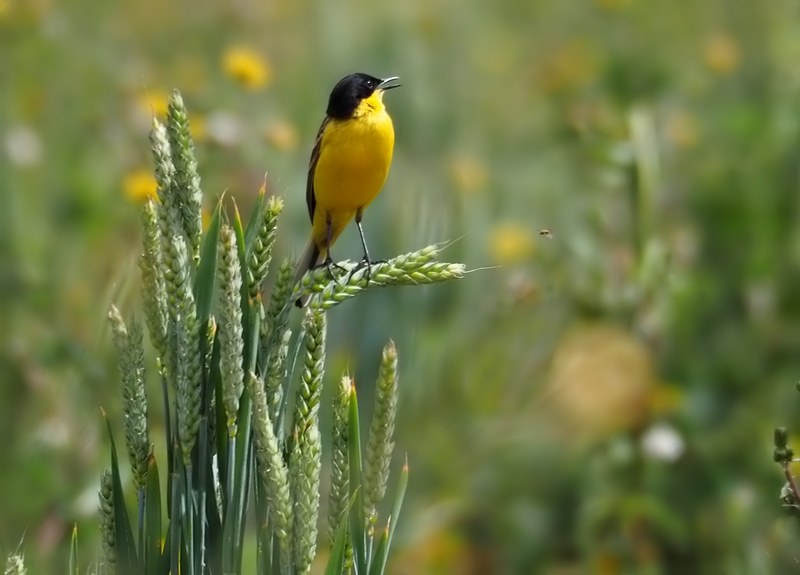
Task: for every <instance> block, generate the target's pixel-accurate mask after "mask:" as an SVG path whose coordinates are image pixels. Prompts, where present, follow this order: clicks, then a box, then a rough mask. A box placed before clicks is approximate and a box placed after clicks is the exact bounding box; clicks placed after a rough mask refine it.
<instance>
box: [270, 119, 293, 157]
mask: <svg viewBox="0 0 800 575" xmlns="http://www.w3.org/2000/svg"><path fill="white" fill-rule="evenodd" d="M264 135H265V137H266V139H267V142H269V144H271V145H272V146H274V147H275V148H277V149H278V150H280V151H282V152H288V151H291V150H294V149H295V148H296V147H297V141H298V135H297V128H295V127H294V125H292V124H291V123H289V122H287V121H285V120H277V121H276V122H273V123H272V124H270V126H269V127H268V128H267V131H266V133H265V134H264Z"/></svg>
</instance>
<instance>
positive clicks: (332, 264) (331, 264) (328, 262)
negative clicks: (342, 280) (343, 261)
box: [317, 257, 347, 282]
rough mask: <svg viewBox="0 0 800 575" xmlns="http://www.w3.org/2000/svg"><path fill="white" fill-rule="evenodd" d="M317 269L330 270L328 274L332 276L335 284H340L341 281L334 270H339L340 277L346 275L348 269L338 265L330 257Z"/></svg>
mask: <svg viewBox="0 0 800 575" xmlns="http://www.w3.org/2000/svg"><path fill="white" fill-rule="evenodd" d="M317 267H324V268H325V269H327V270H328V274H329V275H330V276H331V279H332V280H333V281H335V282H338V281H339V279H338V277H337V273H336V272H334V270H338V271H339V275H341V274H344V273H346V272H347V268H345V267H342V266H340V265H339V264H337V263H336V262H335V261H333V260H332V259H331V258H329V257H328V258H325V260H324V261H323V262H322V263H321V264H319V266H317Z"/></svg>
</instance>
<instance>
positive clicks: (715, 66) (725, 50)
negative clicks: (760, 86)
mask: <svg viewBox="0 0 800 575" xmlns="http://www.w3.org/2000/svg"><path fill="white" fill-rule="evenodd" d="M740 59H741V58H740V54H739V46H738V45H737V44H736V40H734V39H733V37H731V36H730V35H729V34H726V33H725V32H717V33H716V34H714V35H713V36H711V38H709V39H708V41H707V42H706V48H705V61H706V66H708V68H709V69H710V70H711V71H712V72H716V73H717V74H720V75H728V74H731V73H732V72H734V71H735V70H736V69H737V68H738V67H739V61H740Z"/></svg>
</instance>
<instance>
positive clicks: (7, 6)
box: [0, 0, 11, 18]
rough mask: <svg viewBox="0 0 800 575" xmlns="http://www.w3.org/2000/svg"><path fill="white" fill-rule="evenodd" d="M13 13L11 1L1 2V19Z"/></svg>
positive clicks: (0, 0) (2, 0) (4, 0)
mask: <svg viewBox="0 0 800 575" xmlns="http://www.w3.org/2000/svg"><path fill="white" fill-rule="evenodd" d="M10 13H11V0H0V18H2V17H3V16H6V15H8V14H10Z"/></svg>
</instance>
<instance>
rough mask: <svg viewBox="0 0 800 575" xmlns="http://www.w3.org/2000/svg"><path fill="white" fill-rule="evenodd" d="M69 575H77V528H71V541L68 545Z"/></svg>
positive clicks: (74, 526)
mask: <svg viewBox="0 0 800 575" xmlns="http://www.w3.org/2000/svg"><path fill="white" fill-rule="evenodd" d="M69 575H78V526H77V525H73V526H72V539H71V540H70V543H69Z"/></svg>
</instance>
